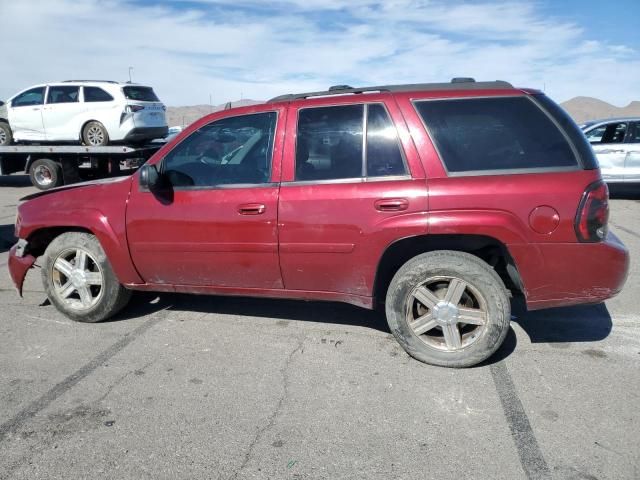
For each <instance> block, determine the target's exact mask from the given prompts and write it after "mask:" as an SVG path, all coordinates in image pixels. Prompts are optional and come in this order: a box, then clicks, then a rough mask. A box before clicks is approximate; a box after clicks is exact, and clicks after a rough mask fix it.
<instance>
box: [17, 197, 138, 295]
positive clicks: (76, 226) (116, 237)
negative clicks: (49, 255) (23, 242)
mask: <svg viewBox="0 0 640 480" xmlns="http://www.w3.org/2000/svg"><path fill="white" fill-rule="evenodd" d="M52 228H55V229H57V230H61V231H64V229H70V230H89V231H90V232H91V233H92V234H94V235H95V236H96V238H97V239H98V241H99V242H100V245H101V246H102V248H103V250H104V252H105V254H106V256H107V258H108V259H109V262H110V263H111V267H112V268H113V272H114V273H115V275H116V277H117V278H118V280H119V281H120V283H127V284H135V283H143V281H142V279H141V278H140V276H139V275H138V272H137V271H136V270H135V269H134V267H133V264H132V262H131V258H130V257H129V247H128V245H127V242H126V236H125V232H124V226H122V230H120V229H117V228H114V226H113V225H112V224H111V223H110V222H109V219H108V218H107V216H106V215H105V214H104V213H103V212H102V211H101V210H98V209H95V208H79V209H72V210H66V211H64V212H58V213H57V214H56V217H55V223H54V222H51V220H50V219H46V218H38V217H35V218H33V217H32V218H31V222H30V223H29V225H25V224H24V223H23V224H22V225H21V227H20V232H19V235H20V237H21V238H25V239H31V238H33V237H34V236H35V235H37V234H38V232H39V231H41V230H42V229H52Z"/></svg>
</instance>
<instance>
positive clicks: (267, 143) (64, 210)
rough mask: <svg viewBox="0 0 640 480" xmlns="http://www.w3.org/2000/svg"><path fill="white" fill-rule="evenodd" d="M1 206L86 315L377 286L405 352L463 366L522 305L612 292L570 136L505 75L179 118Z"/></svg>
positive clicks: (347, 292)
mask: <svg viewBox="0 0 640 480" xmlns="http://www.w3.org/2000/svg"><path fill="white" fill-rule="evenodd" d="M27 200H28V201H26V202H24V203H22V204H21V205H20V207H19V208H18V217H17V223H16V236H17V237H18V238H19V241H18V243H17V244H16V245H15V246H14V247H13V248H12V250H11V255H10V260H9V269H10V271H11V276H12V278H13V280H14V282H15V284H16V286H17V288H18V290H21V288H22V283H23V281H24V277H25V275H26V272H27V270H28V269H29V268H30V267H31V266H32V265H33V263H34V262H35V259H36V257H39V256H42V269H41V271H42V280H43V283H44V288H45V290H46V292H47V295H48V297H49V299H50V300H51V303H53V304H54V305H55V306H56V308H57V309H58V310H60V311H61V312H63V313H64V314H65V315H67V316H68V317H70V318H72V319H74V320H79V321H83V322H97V321H100V320H103V319H105V318H107V317H110V316H112V315H113V314H115V313H116V312H117V311H118V310H120V309H121V308H122V307H124V306H125V304H126V303H127V301H128V300H129V297H130V294H131V290H153V291H163V292H189V293H201V294H220V295H244V296H262V297H277V298H297V299H305V300H333V301H341V302H348V303H352V304H355V305H359V306H361V307H364V308H370V309H371V308H374V307H375V306H376V305H379V304H384V306H385V309H386V315H387V319H388V322H389V327H390V329H391V331H392V332H393V334H394V335H395V337H396V338H397V339H398V341H399V342H400V344H401V345H402V346H403V347H404V348H405V349H406V351H407V352H408V353H409V354H410V355H412V356H413V357H415V358H417V359H418V360H421V361H423V362H427V363H431V364H436V365H445V366H454V367H462V366H470V365H474V364H477V363H478V362H481V361H483V360H484V359H486V358H488V357H489V356H490V355H491V354H492V353H493V352H494V351H495V350H496V349H497V348H498V347H499V346H500V344H501V343H502V341H503V340H504V338H505V335H506V334H507V331H508V329H509V321H510V297H511V296H512V295H513V294H516V293H517V294H521V295H523V296H524V298H525V300H526V304H527V306H528V308H529V309H540V308H546V307H557V306H563V305H574V304H580V303H595V302H601V301H603V300H605V299H607V298H610V297H612V296H613V295H615V294H617V293H618V292H619V291H620V289H621V288H622V286H623V284H624V282H625V279H626V275H627V270H628V262H629V258H628V252H627V250H626V248H625V247H624V245H623V244H622V243H621V242H620V241H619V240H618V239H617V238H616V237H615V236H614V235H613V234H611V233H610V232H608V230H607V219H608V204H607V201H608V192H607V187H606V186H605V184H604V183H603V182H602V179H601V177H600V171H599V169H598V164H597V163H596V160H595V158H594V155H593V152H592V150H591V148H590V146H589V144H588V143H587V141H586V139H585V137H584V135H583V134H582V133H581V131H580V130H579V129H578V127H577V126H576V125H575V123H574V122H573V121H572V120H571V119H570V118H569V117H568V116H567V114H566V113H565V112H564V111H563V110H562V109H561V108H559V107H558V106H557V105H556V104H555V103H554V102H553V101H551V100H550V99H549V98H547V97H546V96H544V95H543V94H542V93H540V92H538V91H534V90H526V89H519V88H514V87H513V86H511V85H510V84H509V83H506V82H475V81H473V80H472V79H454V81H452V82H451V83H442V84H424V85H396V86H381V87H370V88H351V87H348V86H338V87H332V88H331V89H329V90H328V91H324V92H312V93H303V94H298V95H284V96H281V97H277V98H274V99H272V100H270V101H268V102H266V103H264V104H262V105H257V106H251V107H243V108H236V109H231V110H225V111H221V112H217V113H214V114H211V115H208V116H206V117H204V118H202V119H201V120H199V121H198V122H196V123H194V124H193V125H191V126H190V127H189V128H187V129H186V130H185V131H183V132H182V133H181V134H180V135H178V136H177V137H176V138H175V139H174V140H173V141H171V142H170V143H168V144H167V145H166V146H164V147H163V148H162V149H161V150H159V151H158V152H157V154H156V155H154V156H153V157H152V158H151V159H150V160H149V161H148V162H147V164H146V165H144V166H143V167H142V168H141V169H140V170H139V171H138V172H137V173H136V174H134V175H133V176H131V177H125V178H117V179H110V180H107V181H98V182H93V183H87V184H78V185H70V186H66V187H61V188H58V189H55V190H50V191H47V192H41V193H37V194H35V195H31V196H29V197H27Z"/></svg>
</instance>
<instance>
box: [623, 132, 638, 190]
mask: <svg viewBox="0 0 640 480" xmlns="http://www.w3.org/2000/svg"><path fill="white" fill-rule="evenodd" d="M625 148H626V150H627V156H626V158H625V162H624V181H625V182H633V183H640V122H632V123H631V126H630V128H629V133H628V134H627V142H626V143H625Z"/></svg>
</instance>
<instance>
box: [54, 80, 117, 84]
mask: <svg viewBox="0 0 640 480" xmlns="http://www.w3.org/2000/svg"><path fill="white" fill-rule="evenodd" d="M81 82H91V83H120V82H116V81H115V80H63V81H62V82H61V83H81Z"/></svg>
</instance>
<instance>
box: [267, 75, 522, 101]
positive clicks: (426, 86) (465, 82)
mask: <svg viewBox="0 0 640 480" xmlns="http://www.w3.org/2000/svg"><path fill="white" fill-rule="evenodd" d="M512 88H513V85H511V84H510V83H509V82H505V81H503V80H496V81H493V82H476V81H475V80H474V79H473V78H470V77H456V78H454V79H452V80H451V82H449V83H411V84H405V85H380V86H377V87H357V88H354V87H350V86H349V85H334V86H332V87H330V88H329V90H324V91H321V92H307V93H292V94H291V93H290V94H287V95H280V96H278V97H274V98H272V99H271V100H268V101H267V103H275V102H291V101H293V100H302V99H305V98H309V97H324V96H330V95H346V94H357V93H366V92H413V91H435V90H489V89H512Z"/></svg>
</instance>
